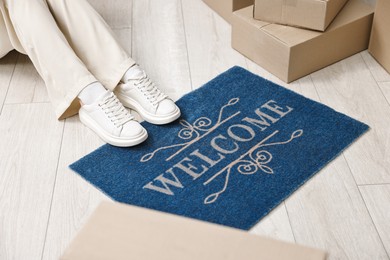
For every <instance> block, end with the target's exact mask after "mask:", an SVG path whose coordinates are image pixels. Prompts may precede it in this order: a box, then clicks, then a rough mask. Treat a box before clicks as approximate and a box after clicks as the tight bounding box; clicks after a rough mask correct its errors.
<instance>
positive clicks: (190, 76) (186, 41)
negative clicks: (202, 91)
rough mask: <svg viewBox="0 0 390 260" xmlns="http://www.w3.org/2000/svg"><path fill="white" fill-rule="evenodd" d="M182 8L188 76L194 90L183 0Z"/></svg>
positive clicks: (181, 1) (181, 2)
mask: <svg viewBox="0 0 390 260" xmlns="http://www.w3.org/2000/svg"><path fill="white" fill-rule="evenodd" d="M180 10H181V19H182V21H183V32H184V41H185V44H186V53H187V64H188V76H189V80H190V83H191V91H192V90H194V83H193V82H192V73H191V63H190V55H189V52H188V40H187V31H186V22H185V19H184V9H183V0H180Z"/></svg>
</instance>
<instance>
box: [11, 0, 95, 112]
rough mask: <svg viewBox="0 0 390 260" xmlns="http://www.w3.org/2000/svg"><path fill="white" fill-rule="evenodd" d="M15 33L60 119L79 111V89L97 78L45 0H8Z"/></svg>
mask: <svg viewBox="0 0 390 260" xmlns="http://www.w3.org/2000/svg"><path fill="white" fill-rule="evenodd" d="M5 2H6V5H7V6H8V11H9V15H10V18H11V21H12V23H13V26H14V28H15V30H16V34H17V36H18V38H19V40H20V42H21V44H22V45H23V48H24V49H25V51H26V53H27V54H28V56H29V57H30V59H31V61H32V62H33V64H34V66H35V68H36V69H37V71H38V73H39V74H40V75H41V77H42V78H43V80H44V81H45V84H46V86H47V90H48V94H49V98H50V100H51V102H52V104H53V105H54V107H55V113H56V115H57V117H58V118H61V117H66V116H70V115H72V114H76V113H77V112H78V109H79V104H78V101H77V100H76V97H77V95H78V94H79V92H80V91H81V90H82V89H83V88H84V87H85V86H87V85H89V84H91V83H93V82H96V81H97V79H96V78H95V77H94V76H93V75H92V74H91V73H90V71H89V70H88V69H87V68H86V67H85V65H84V64H83V62H82V61H81V60H80V59H79V57H78V56H77V55H76V54H75V53H74V51H73V49H72V47H71V46H70V45H69V43H68V41H67V40H66V38H65V37H64V35H63V33H62V32H61V30H60V29H59V28H58V26H57V24H56V22H55V20H54V18H53V16H52V14H51V13H50V11H49V8H48V6H47V3H46V1H45V0H5Z"/></svg>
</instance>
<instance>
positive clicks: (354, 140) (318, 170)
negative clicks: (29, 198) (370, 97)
mask: <svg viewBox="0 0 390 260" xmlns="http://www.w3.org/2000/svg"><path fill="white" fill-rule="evenodd" d="M237 69H238V70H241V71H242V70H243V71H245V72H246V73H250V74H252V75H254V76H256V77H259V78H261V79H263V80H264V81H265V82H266V83H271V84H275V85H277V86H279V87H281V88H283V89H284V90H285V91H287V92H290V93H293V94H295V95H298V96H301V97H303V98H306V99H309V100H311V101H312V102H315V103H316V104H319V105H322V106H327V105H325V104H322V103H320V102H318V101H316V100H313V99H311V98H308V97H305V96H303V95H302V94H300V93H297V92H295V91H293V90H290V89H288V88H286V87H284V86H281V85H279V84H277V83H274V82H272V81H270V80H268V79H265V78H263V77H261V76H259V75H256V74H254V73H252V72H250V71H248V70H247V69H245V68H242V67H240V66H233V67H231V68H230V69H228V70H226V71H225V72H223V73H221V74H219V75H217V76H216V77H214V78H213V79H211V80H210V81H208V82H206V83H204V84H203V85H201V86H200V87H199V88H197V89H195V90H193V91H191V92H189V93H187V94H185V95H183V96H182V97H181V98H179V99H178V100H177V101H179V100H181V99H183V98H184V97H186V96H187V95H190V94H193V93H195V92H197V91H199V90H200V89H201V88H203V87H204V86H205V85H207V84H209V83H211V82H213V81H216V80H218V78H219V77H222V76H224V74H225V73H229V72H231V71H234V70H237ZM177 101H176V102H177ZM327 107H328V108H329V109H331V110H332V111H334V112H336V113H338V114H341V115H343V116H345V117H347V118H349V119H352V120H354V121H357V122H359V123H361V124H362V125H363V126H364V128H365V129H364V130H363V131H362V132H361V133H360V134H359V135H357V136H356V138H354V139H353V140H352V141H351V143H349V144H348V145H347V146H345V147H344V148H343V149H341V150H340V151H339V152H338V153H336V154H335V155H334V156H333V157H332V158H331V159H330V160H328V161H326V162H325V163H324V165H323V166H322V167H320V168H318V169H317V171H314V172H313V174H311V175H310V176H309V177H308V178H307V179H305V180H303V181H302V182H301V183H300V184H298V185H297V186H296V187H295V188H294V189H292V190H291V192H289V193H287V195H286V196H284V197H282V198H281V199H280V200H278V201H277V202H276V203H275V205H274V206H273V207H271V208H269V209H268V212H267V213H266V214H264V215H261V216H259V221H257V222H255V223H254V224H253V225H252V226H250V227H249V228H248V229H244V230H250V229H252V228H253V227H254V226H256V225H257V224H258V223H259V222H260V221H261V220H262V219H263V218H264V217H265V216H267V215H269V214H270V213H271V212H272V211H273V210H274V209H275V208H277V207H278V206H279V205H280V204H281V203H282V202H284V201H285V200H286V199H287V198H288V197H290V196H291V195H292V194H293V193H294V192H296V191H297V190H298V189H300V188H301V187H302V186H303V185H304V184H305V183H306V182H308V181H309V180H311V179H312V178H313V177H314V175H316V174H317V173H319V172H320V171H321V170H322V169H324V168H325V167H326V166H327V165H329V163H330V162H331V161H333V160H335V158H337V157H338V156H340V155H341V154H342V153H343V152H344V151H345V150H346V149H348V148H349V147H350V146H351V145H352V144H354V143H355V142H356V141H357V140H358V139H360V138H361V137H362V136H363V135H364V134H366V133H367V132H368V131H369V130H370V129H371V127H370V126H369V125H367V124H366V123H364V122H361V121H359V120H356V119H354V118H352V117H350V116H348V115H346V114H344V113H341V112H339V111H337V110H335V109H333V108H332V107H329V106H327ZM143 122H144V121H143ZM141 123H142V122H141ZM106 146H110V144H104V145H102V146H100V147H99V148H97V149H95V150H94V151H92V152H90V153H88V154H87V155H85V156H83V157H81V158H80V159H78V160H77V161H75V162H74V163H72V164H70V165H69V168H70V169H71V170H72V171H74V172H75V173H77V175H79V176H80V177H81V178H82V179H84V180H85V181H86V182H88V183H89V184H91V185H92V186H93V187H94V188H96V189H97V190H99V191H100V192H102V193H103V194H104V195H106V196H107V197H108V198H110V199H111V200H113V201H115V202H117V203H120V202H118V201H116V200H115V199H113V198H112V197H111V196H110V195H109V194H107V193H106V192H105V191H103V190H102V189H101V188H99V187H97V186H95V185H94V184H92V183H91V182H90V181H89V180H87V179H86V178H84V177H83V176H82V175H81V174H79V173H78V172H77V171H76V169H75V168H76V164H77V163H78V162H79V161H81V160H83V159H84V158H86V157H88V156H89V155H91V153H94V152H96V151H99V150H101V149H103V148H104V147H106ZM132 206H135V207H140V206H136V205H132ZM141 208H142V207H141ZM151 210H155V209H151ZM156 211H157V210H156ZM161 212H164V213H167V214H172V215H175V216H177V214H174V213H171V212H166V211H161ZM181 217H185V218H188V219H194V220H198V221H202V222H207V221H204V220H201V219H195V218H191V217H187V216H181ZM207 223H209V222H207ZM213 224H216V225H220V226H224V225H221V224H217V223H213ZM230 228H234V227H230ZM235 229H239V228H235ZM239 230H240V229H239Z"/></svg>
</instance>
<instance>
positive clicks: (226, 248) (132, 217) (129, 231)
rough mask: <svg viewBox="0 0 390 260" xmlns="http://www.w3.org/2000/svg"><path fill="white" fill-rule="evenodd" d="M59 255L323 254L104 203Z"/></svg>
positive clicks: (168, 259) (74, 259)
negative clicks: (62, 253) (63, 252)
mask: <svg viewBox="0 0 390 260" xmlns="http://www.w3.org/2000/svg"><path fill="white" fill-rule="evenodd" d="M61 259H62V260H87V259H94V260H99V259H102V260H103V259H104V260H107V259H115V260H121V259H126V260H128V259H142V260H148V259H153V260H154V259H159V260H183V259H185V260H192V259H193V260H199V259H213V260H218V259H220V260H225V259H245V260H252V259H253V260H254V259H256V260H258V259H267V260H276V259H280V260H281V259H283V260H286V259H299V260H309V259H310V260H320V259H321V260H323V259H326V254H325V253H324V252H323V251H321V250H317V249H312V248H308V247H304V246H299V245H294V244H290V243H286V242H279V241H276V240H272V239H268V238H263V237H259V236H255V235H251V234H249V233H247V232H244V231H241V230H236V229H232V228H227V227H223V226H219V225H215V224H210V223H206V222H201V221H198V220H192V219H188V218H183V217H179V216H175V215H171V214H166V213H162V212H158V211H153V210H149V209H144V208H138V207H134V206H129V205H124V204H117V203H109V202H104V203H103V204H101V205H100V206H99V207H98V209H97V210H96V211H95V213H94V214H93V216H92V217H91V218H90V220H89V221H88V223H87V224H86V225H85V226H84V228H83V229H82V230H81V232H80V233H79V234H78V235H77V237H76V238H75V239H74V241H73V242H72V243H71V245H70V247H69V248H68V249H67V250H66V252H65V254H64V255H63V256H62V257H61Z"/></svg>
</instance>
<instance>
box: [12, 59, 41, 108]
mask: <svg viewBox="0 0 390 260" xmlns="http://www.w3.org/2000/svg"><path fill="white" fill-rule="evenodd" d="M32 102H48V96H47V92H46V87H45V83H44V81H43V80H42V78H41V76H39V74H38V72H37V70H36V69H35V68H34V65H33V64H32V62H31V60H30V59H29V58H28V56H26V55H23V54H20V55H19V58H18V62H17V64H16V67H15V71H14V74H13V77H12V81H11V84H10V86H9V90H8V94H7V98H6V100H5V104H27V103H32Z"/></svg>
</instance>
